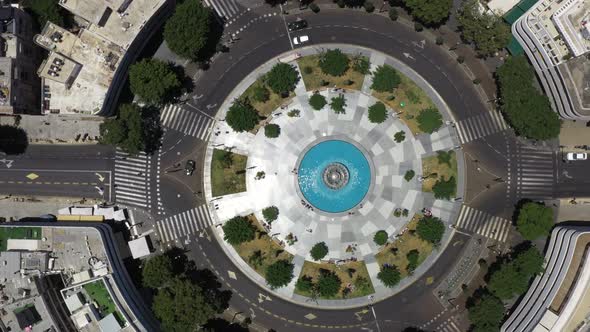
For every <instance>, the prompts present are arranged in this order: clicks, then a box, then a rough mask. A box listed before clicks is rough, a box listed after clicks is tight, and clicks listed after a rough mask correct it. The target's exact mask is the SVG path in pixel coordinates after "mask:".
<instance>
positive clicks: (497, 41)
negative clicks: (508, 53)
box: [457, 0, 510, 56]
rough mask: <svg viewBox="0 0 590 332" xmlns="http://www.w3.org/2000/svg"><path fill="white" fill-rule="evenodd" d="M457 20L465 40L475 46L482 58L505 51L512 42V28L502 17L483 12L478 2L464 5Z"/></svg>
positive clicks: (474, 0) (467, 2)
mask: <svg viewBox="0 0 590 332" xmlns="http://www.w3.org/2000/svg"><path fill="white" fill-rule="evenodd" d="M457 20H458V22H459V26H460V29H461V34H462V36H463V39H465V40H466V41H468V42H470V43H474V44H475V49H476V50H477V52H478V53H479V54H480V55H482V56H489V55H492V54H494V53H495V52H496V51H498V50H500V49H503V48H504V47H506V46H507V45H508V42H509V41H510V27H509V26H508V25H507V24H506V23H504V21H503V20H502V17H501V16H498V15H495V14H492V13H486V12H481V11H480V10H479V2H478V1H477V0H468V1H465V2H464V3H463V6H462V7H461V10H459V14H458V15H457Z"/></svg>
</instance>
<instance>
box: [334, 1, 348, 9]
mask: <svg viewBox="0 0 590 332" xmlns="http://www.w3.org/2000/svg"><path fill="white" fill-rule="evenodd" d="M336 3H337V4H338V7H340V8H344V7H346V3H345V2H344V0H338V1H336Z"/></svg>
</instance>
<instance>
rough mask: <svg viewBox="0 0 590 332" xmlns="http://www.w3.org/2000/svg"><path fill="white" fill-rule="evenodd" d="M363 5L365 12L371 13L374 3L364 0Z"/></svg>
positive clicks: (373, 9)
mask: <svg viewBox="0 0 590 332" xmlns="http://www.w3.org/2000/svg"><path fill="white" fill-rule="evenodd" d="M363 7H365V10H366V11H367V13H372V12H374V11H375V5H373V3H372V2H371V1H365V3H364V5H363Z"/></svg>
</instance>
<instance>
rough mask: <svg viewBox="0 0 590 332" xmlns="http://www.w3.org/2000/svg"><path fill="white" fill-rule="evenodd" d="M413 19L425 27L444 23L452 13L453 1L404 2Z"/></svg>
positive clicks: (406, 0) (420, 0) (410, 0)
mask: <svg viewBox="0 0 590 332" xmlns="http://www.w3.org/2000/svg"><path fill="white" fill-rule="evenodd" d="M403 1H404V4H405V5H406V7H407V8H408V9H409V10H410V13H411V14H412V17H414V19H416V20H418V21H420V22H421V23H423V24H425V25H439V24H441V23H443V22H444V21H445V20H446V19H447V18H448V17H449V14H450V12H451V8H452V6H453V1H452V0H403Z"/></svg>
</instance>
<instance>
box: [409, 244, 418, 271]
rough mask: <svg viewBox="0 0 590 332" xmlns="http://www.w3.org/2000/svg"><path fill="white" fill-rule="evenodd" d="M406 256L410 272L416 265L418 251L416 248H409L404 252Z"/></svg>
mask: <svg viewBox="0 0 590 332" xmlns="http://www.w3.org/2000/svg"><path fill="white" fill-rule="evenodd" d="M406 258H407V259H408V266H407V270H408V272H410V273H412V272H414V270H415V269H416V268H417V267H418V259H419V258H420V252H419V251H418V250H416V249H413V250H410V251H409V252H408V253H407V254H406Z"/></svg>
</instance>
